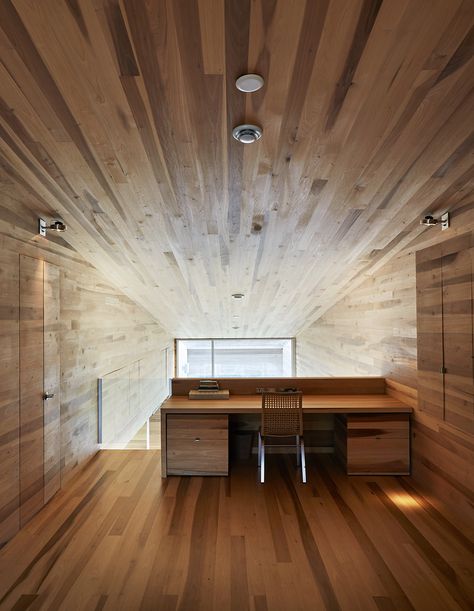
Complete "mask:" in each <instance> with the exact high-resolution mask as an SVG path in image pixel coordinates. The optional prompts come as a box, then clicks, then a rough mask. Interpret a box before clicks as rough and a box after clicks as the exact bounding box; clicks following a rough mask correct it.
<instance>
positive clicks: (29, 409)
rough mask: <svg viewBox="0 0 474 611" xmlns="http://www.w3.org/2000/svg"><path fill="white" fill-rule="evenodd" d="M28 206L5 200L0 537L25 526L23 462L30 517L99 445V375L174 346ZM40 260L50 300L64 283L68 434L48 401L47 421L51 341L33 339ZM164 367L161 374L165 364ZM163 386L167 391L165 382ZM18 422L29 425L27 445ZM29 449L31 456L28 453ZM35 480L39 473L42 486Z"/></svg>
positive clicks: (53, 318)
mask: <svg viewBox="0 0 474 611" xmlns="http://www.w3.org/2000/svg"><path fill="white" fill-rule="evenodd" d="M22 210H23V211H25V208H22V206H21V204H19V205H18V217H15V218H12V216H11V215H10V214H4V213H5V210H4V209H3V208H2V202H1V199H0V340H1V341H0V463H1V467H2V468H1V471H0V545H1V544H2V543H4V542H5V541H7V540H8V539H9V538H11V537H12V536H13V535H14V534H15V532H16V531H17V530H18V528H19V526H20V510H19V508H20V475H21V473H20V471H21V470H23V469H24V470H25V472H24V473H23V478H22V479H23V481H24V482H25V485H24V487H22V490H21V495H22V497H23V496H24V497H25V498H24V499H23V498H22V500H25V501H28V502H27V503H26V504H24V503H22V505H23V510H22V513H24V515H22V516H21V523H24V522H25V521H26V520H27V519H28V518H29V517H31V515H33V514H34V513H35V511H37V509H38V508H39V507H40V506H42V504H43V490H42V486H43V483H44V485H45V486H46V488H45V492H44V498H45V499H46V500H47V499H48V498H49V497H50V496H51V494H54V490H55V488H56V487H57V484H58V479H59V477H60V479H61V481H62V482H63V483H64V482H65V481H67V480H68V479H69V478H70V477H71V476H72V475H73V474H74V473H75V470H76V467H77V466H79V465H82V464H84V462H85V461H86V460H87V459H89V458H90V457H91V456H92V455H93V454H94V453H95V452H96V451H97V449H98V443H97V427H98V420H97V378H98V377H100V376H103V375H105V374H106V373H108V372H110V371H113V370H115V369H118V368H120V367H123V366H124V365H126V364H128V363H131V362H135V361H137V360H140V359H142V358H146V357H147V355H150V354H152V353H155V352H156V351H158V352H159V351H161V350H163V349H164V348H165V347H168V346H170V347H171V346H172V343H171V340H170V338H169V337H168V336H167V334H166V333H165V332H164V331H163V329H162V328H161V327H160V326H159V325H158V324H157V323H156V322H155V321H154V320H153V319H152V318H151V317H150V316H149V315H148V314H147V313H146V312H144V311H143V310H142V309H141V308H140V307H138V306H136V305H135V304H133V303H132V302H131V301H130V299H129V298H128V297H126V296H124V295H123V294H122V293H121V292H120V291H119V290H117V289H116V288H114V287H113V286H112V285H111V284H110V282H109V281H108V280H107V279H106V278H104V277H103V276H101V275H100V274H99V273H98V272H97V271H95V270H94V268H93V267H92V266H91V265H90V264H88V263H86V262H85V261H84V260H83V259H82V258H81V257H80V256H79V255H78V254H77V253H76V252H75V251H74V250H72V249H71V248H70V247H68V246H67V244H66V243H65V242H63V240H62V239H61V238H60V237H56V236H53V237H49V238H47V239H44V238H40V237H39V236H36V235H35V234H36V222H37V220H36V218H35V217H34V216H33V215H31V214H29V213H28V212H27V213H26V214H24V215H23V216H22V215H21V212H22ZM20 217H21V218H20ZM23 255H27V256H25V257H24V256H23ZM42 261H47V262H48V263H50V264H52V265H50V266H48V265H44V268H45V269H46V270H47V271H46V284H45V285H44V288H45V292H44V297H45V303H46V306H47V305H48V296H51V295H52V292H53V291H55V290H57V288H58V286H57V283H58V281H59V285H60V311H59V312H57V311H54V309H51V308H48V307H46V312H45V322H46V337H47V342H46V346H45V352H44V356H45V357H46V358H47V357H48V354H49V353H50V352H51V351H52V352H54V351H57V350H58V347H59V353H60V369H61V370H60V374H61V379H60V395H61V406H60V419H61V438H60V439H58V438H57V437H54V435H53V436H51V434H50V432H51V431H52V430H53V427H48V424H51V423H52V422H53V421H54V420H55V419H57V418H58V416H59V414H58V411H57V410H56V409H55V408H54V405H51V406H48V409H47V413H46V414H45V420H44V421H43V405H42V401H41V394H42V392H43V350H42V349H41V350H37V349H36V348H35V346H36V343H37V340H38V338H39V335H40V334H41V343H42V335H43V315H42V314H41V321H40V320H39V318H40V317H39V314H38V312H39V309H41V312H42V311H43V284H44V282H43V277H42V280H41V282H39V281H38V274H36V273H35V269H34V267H35V265H37V266H38V268H39V267H40V264H39V262H42ZM20 265H21V266H22V267H21V271H22V273H21V276H20ZM41 267H43V266H42V265H41ZM54 270H57V272H58V276H57V277H54ZM36 271H37V270H36ZM20 278H21V283H20ZM40 301H41V308H39V302H40ZM20 302H21V303H20ZM20 304H21V305H22V306H23V307H22V308H21V310H20ZM20 311H21V312H22V316H21V320H20ZM58 315H59V325H60V327H59V336H58V334H57V317H58ZM40 323H41V324H40ZM48 338H49V339H48ZM20 342H21V343H22V346H23V350H24V353H25V354H29V357H28V362H27V361H26V360H25V361H24V362H23V363H22V367H21V374H20V367H19V353H20ZM40 361H41V363H40ZM39 365H41V367H40V366H39ZM40 370H41V373H39V372H40ZM58 373H59V372H58V371H57V369H55V368H54V366H53V367H46V368H45V376H46V378H47V379H48V380H49V381H50V383H51V384H53V383H54V378H55V377H56V376H58ZM157 373H158V375H159V376H163V375H164V369H163V368H162V369H161V370H160V371H159V372H157ZM48 383H49V382H48ZM162 388H163V396H164V395H165V394H166V390H165V389H166V388H167V387H166V384H164V383H163V385H162ZM144 389H145V392H146V393H149V394H153V393H155V394H153V396H150V397H148V401H149V404H150V403H151V402H154V403H155V405H156V406H158V405H159V403H160V402H161V400H162V399H163V396H161V397H160V396H156V386H154V385H150V384H148V385H144ZM20 399H21V400H22V403H21V404H22V409H20ZM46 404H47V402H46ZM23 407H24V409H23ZM50 407H51V409H50ZM43 426H44V428H43ZM20 427H22V430H23V432H24V433H25V436H23V435H22V440H23V441H22V443H21V444H20V441H19V440H20V436H19V432H20ZM38 427H41V428H42V429H43V430H42V432H41V435H38V436H36V437H35V440H36V441H35V443H33V444H30V443H28V440H27V434H28V432H29V431H34V430H35V428H38ZM55 430H57V427H55ZM38 440H39V441H38ZM43 443H44V444H45V445H44V446H43ZM59 449H60V472H59V470H58V464H57V462H58V458H59V457H58V450H59ZM43 453H44V454H43ZM20 454H21V455H22V461H20ZM30 454H31V455H32V456H31V464H28V461H26V460H25V459H26V458H27V457H28V456H30ZM33 454H34V456H33ZM20 464H21V465H22V467H20ZM32 465H33V468H30V467H31V466H32ZM43 470H44V471H43ZM27 480H28V482H29V484H28V486H27V485H26V483H28V482H27ZM29 480H31V482H30V481H29ZM35 482H41V484H42V486H41V492H40V490H39V488H38V486H36V487H35ZM30 484H31V485H30ZM37 488H38V489H37ZM40 497H41V498H40Z"/></svg>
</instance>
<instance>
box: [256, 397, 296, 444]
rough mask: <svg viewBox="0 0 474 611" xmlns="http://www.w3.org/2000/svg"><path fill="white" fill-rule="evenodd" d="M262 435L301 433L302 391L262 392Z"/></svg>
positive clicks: (283, 435) (284, 435)
mask: <svg viewBox="0 0 474 611" xmlns="http://www.w3.org/2000/svg"><path fill="white" fill-rule="evenodd" d="M261 430H262V435H275V436H277V437H278V436H281V437H286V436H287V435H288V436H289V435H302V434H303V393H302V392H301V391H297V392H266V393H263V394H262V427H261Z"/></svg>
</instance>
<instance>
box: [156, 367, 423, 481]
mask: <svg viewBox="0 0 474 611" xmlns="http://www.w3.org/2000/svg"><path fill="white" fill-rule="evenodd" d="M196 382H197V381H196V380H189V379H186V380H184V379H176V380H173V386H172V388H173V391H174V390H175V389H176V390H177V391H178V392H180V394H174V393H173V395H172V396H171V397H170V398H169V399H167V400H166V401H165V402H164V403H163V405H162V407H161V439H162V474H163V477H166V476H167V475H227V473H228V468H229V454H228V442H229V426H228V421H229V416H231V415H233V414H259V413H260V411H261V402H262V397H261V395H259V394H231V396H230V397H229V399H228V400H209V401H206V400H200V401H190V400H189V399H188V398H187V396H186V394H184V393H187V392H188V391H189V389H191V388H195V387H196V385H197V384H196ZM219 382H220V384H221V387H223V388H225V387H226V386H225V383H226V382H228V383H229V385H230V384H233V385H234V387H236V388H237V389H238V390H240V391H241V392H242V389H244V390H247V392H248V389H251V388H252V387H253V388H255V385H257V386H258V387H261V388H267V387H269V386H270V387H272V388H280V387H283V388H286V387H289V386H294V387H298V388H299V389H302V390H303V392H304V393H305V394H304V396H303V411H304V413H305V414H318V413H319V414H335V415H336V420H335V447H334V449H335V453H336V455H337V457H338V458H339V460H340V461H341V462H342V463H343V464H344V465H345V467H346V471H347V473H348V474H363V473H364V474H368V473H371V474H382V473H385V474H389V473H390V474H396V475H405V474H408V473H409V471H410V414H411V413H412V408H411V407H410V406H408V405H406V404H405V403H403V402H402V401H400V400H398V399H396V398H394V397H392V396H390V395H387V394H385V393H384V392H381V390H385V380H384V378H284V379H277V380H275V379H264V380H262V379H252V380H250V379H246V380H230V381H229V380H219ZM239 384H240V385H241V386H239ZM341 389H342V390H343V391H346V392H343V394H336V393H335V391H337V390H341ZM318 390H319V391H323V392H322V393H321V394H318ZM364 390H365V392H364ZM311 391H312V392H311ZM331 391H332V392H331ZM347 391H349V392H347ZM231 392H232V389H231ZM254 392H255V391H254Z"/></svg>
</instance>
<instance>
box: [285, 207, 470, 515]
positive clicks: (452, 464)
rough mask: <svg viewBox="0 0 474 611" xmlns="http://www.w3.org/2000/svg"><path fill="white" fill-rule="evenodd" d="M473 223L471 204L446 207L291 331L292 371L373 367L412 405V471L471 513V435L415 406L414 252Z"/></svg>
mask: <svg viewBox="0 0 474 611" xmlns="http://www.w3.org/2000/svg"><path fill="white" fill-rule="evenodd" d="M469 230H471V231H472V230H474V204H472V203H466V201H464V203H462V204H460V205H459V206H458V207H457V208H455V209H454V210H452V226H451V228H450V229H449V230H448V231H444V232H441V230H440V228H439V227H434V228H430V229H427V230H426V231H424V232H423V233H422V234H421V235H420V236H419V238H418V239H417V240H416V241H415V242H414V243H413V244H411V245H410V247H409V248H406V249H404V250H403V251H402V253H401V254H400V256H399V257H397V258H396V259H394V260H392V261H391V262H390V263H389V264H387V265H385V266H384V267H382V268H380V269H379V270H378V271H377V273H376V274H374V275H373V276H371V277H369V278H367V279H366V280H365V281H364V282H363V283H362V284H360V285H358V286H357V287H356V288H354V289H353V290H352V292H351V293H350V294H348V295H347V296H346V297H345V298H344V299H343V300H341V301H340V302H339V303H338V304H337V305H336V306H334V307H333V308H331V309H330V310H328V311H327V312H326V314H325V315H324V316H323V317H322V318H321V319H320V320H319V321H318V322H317V323H315V324H314V325H312V326H311V327H309V328H308V329H307V330H306V331H304V332H303V333H301V334H300V335H298V336H297V373H298V375H303V376H309V375H322V376H329V375H335V376H340V375H381V376H385V377H387V378H390V379H391V380H393V383H392V384H391V388H390V391H391V392H394V393H398V396H399V397H400V398H402V399H404V400H406V401H407V402H408V403H410V404H411V405H412V406H413V407H414V408H415V414H414V426H413V438H412V476H413V478H414V480H415V482H416V483H417V485H418V486H420V487H422V488H423V490H424V491H425V493H426V494H429V495H431V497H432V500H433V502H436V501H437V500H440V501H441V502H443V503H445V504H447V505H449V506H450V507H451V509H452V510H453V512H454V513H455V514H456V515H458V516H459V517H460V518H461V520H463V521H464V522H468V521H469V520H470V521H471V524H472V520H473V519H474V513H473V507H474V470H473V464H474V438H473V436H472V435H468V434H466V433H463V432H461V431H460V430H459V429H457V428H456V427H454V426H452V425H450V424H449V423H446V422H442V421H441V420H439V419H437V418H436V417H435V416H434V415H433V416H430V415H428V414H425V413H421V412H420V411H419V410H418V409H417V401H416V391H417V383H418V382H417V346H416V342H417V327H416V271H415V252H416V251H418V250H421V249H423V248H425V247H428V246H432V245H434V244H436V243H440V242H442V241H444V240H445V239H450V238H452V237H453V236H455V235H462V234H463V233H466V232H468V231H469Z"/></svg>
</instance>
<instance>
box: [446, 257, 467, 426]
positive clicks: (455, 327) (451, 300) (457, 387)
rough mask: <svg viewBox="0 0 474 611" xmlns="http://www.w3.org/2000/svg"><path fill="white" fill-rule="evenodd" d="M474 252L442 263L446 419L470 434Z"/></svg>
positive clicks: (449, 258)
mask: <svg viewBox="0 0 474 611" xmlns="http://www.w3.org/2000/svg"><path fill="white" fill-rule="evenodd" d="M473 251H474V248H468V249H464V250H460V251H458V252H453V253H450V254H447V255H445V256H443V260H442V272H443V336H444V367H445V379H444V390H445V408H444V409H445V420H446V422H449V423H450V424H453V425H454V426H456V427H458V428H460V429H461V430H463V431H466V432H469V433H474V361H473V357H474V354H473V307H472V303H473V295H472V258H473V254H472V253H473Z"/></svg>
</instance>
